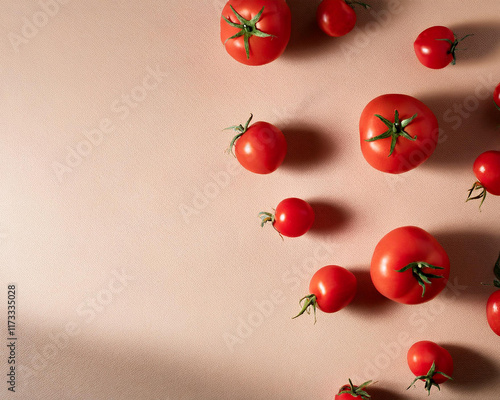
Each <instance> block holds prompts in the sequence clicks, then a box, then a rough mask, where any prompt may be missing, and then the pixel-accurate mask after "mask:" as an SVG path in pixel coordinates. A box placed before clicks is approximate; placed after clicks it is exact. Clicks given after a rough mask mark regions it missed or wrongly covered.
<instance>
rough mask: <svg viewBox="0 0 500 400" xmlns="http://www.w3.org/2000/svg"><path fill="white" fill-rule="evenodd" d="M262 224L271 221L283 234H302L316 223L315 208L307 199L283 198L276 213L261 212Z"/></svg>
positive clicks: (289, 235) (294, 235)
mask: <svg viewBox="0 0 500 400" xmlns="http://www.w3.org/2000/svg"><path fill="white" fill-rule="evenodd" d="M259 217H260V218H261V220H262V222H261V226H264V225H265V224H266V223H267V222H271V223H272V225H273V226H274V229H276V230H277V231H278V232H279V233H280V234H281V235H283V236H288V237H297V236H302V235H303V234H304V233H306V232H307V231H308V230H309V229H311V227H312V225H313V223H314V210H313V209H312V207H311V206H310V204H309V203H308V202H307V201H304V200H302V199H297V198H296V197H290V198H288V199H285V200H282V201H281V202H280V203H279V204H278V206H277V207H276V212H275V213H274V214H271V213H268V212H261V213H259Z"/></svg>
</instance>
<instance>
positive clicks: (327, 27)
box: [316, 0, 370, 37]
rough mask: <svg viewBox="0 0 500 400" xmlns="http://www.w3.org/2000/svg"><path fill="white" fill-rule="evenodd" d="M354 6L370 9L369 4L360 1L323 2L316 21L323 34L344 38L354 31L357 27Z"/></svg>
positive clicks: (327, 0) (333, 0)
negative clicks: (355, 26)
mask: <svg viewBox="0 0 500 400" xmlns="http://www.w3.org/2000/svg"><path fill="white" fill-rule="evenodd" d="M354 4H359V5H362V6H363V7H365V8H370V6H369V5H368V4H365V3H360V2H358V1H346V0H323V1H322V2H321V3H320V4H319V6H318V11H317V12H316V20H317V21H318V25H319V27H320V28H321V30H322V31H323V32H325V33H326V34H327V35H329V36H334V37H339V36H344V35H346V34H348V33H349V32H351V31H352V29H353V28H354V25H356V12H355V11H354Z"/></svg>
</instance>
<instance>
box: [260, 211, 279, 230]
mask: <svg viewBox="0 0 500 400" xmlns="http://www.w3.org/2000/svg"><path fill="white" fill-rule="evenodd" d="M259 218H260V219H261V223H260V226H261V228H263V227H264V225H265V224H266V223H268V222H271V224H274V220H275V218H276V216H275V215H274V214H271V213H268V212H265V211H262V212H260V213H259Z"/></svg>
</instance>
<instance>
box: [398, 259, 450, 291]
mask: <svg viewBox="0 0 500 400" xmlns="http://www.w3.org/2000/svg"><path fill="white" fill-rule="evenodd" d="M424 268H431V269H444V268H443V267H437V266H435V265H432V264H429V263H426V262H424V261H417V262H412V263H409V264H408V265H406V266H404V267H403V268H401V269H397V270H396V272H405V271H408V270H409V269H411V272H412V274H413V276H414V277H415V279H416V280H417V282H418V284H419V285H420V286H421V287H422V297H424V295H425V290H426V286H425V285H426V284H427V285H431V284H432V282H431V279H439V278H443V276H442V275H435V274H429V273H428V272H424V271H423V269H424Z"/></svg>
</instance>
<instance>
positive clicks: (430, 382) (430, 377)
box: [406, 362, 453, 395]
mask: <svg viewBox="0 0 500 400" xmlns="http://www.w3.org/2000/svg"><path fill="white" fill-rule="evenodd" d="M436 374H440V375H443V376H444V377H445V378H447V379H449V380H451V381H452V380H453V378H452V377H451V376H448V375H446V374H445V373H444V372H441V371H436V362H433V363H432V365H431V368H430V369H429V372H427V375H420V376H417V377H416V378H415V379H414V380H413V382H412V383H411V384H410V386H408V387H407V388H406V390H408V389H409V388H411V387H412V386H413V385H414V384H415V382H416V381H418V380H420V379H421V380H423V381H424V382H425V390H427V394H428V395H430V394H431V389H432V387H433V386H436V387H437V388H438V390H441V388H440V387H439V384H437V383H436V381H435V380H434V375H436Z"/></svg>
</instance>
